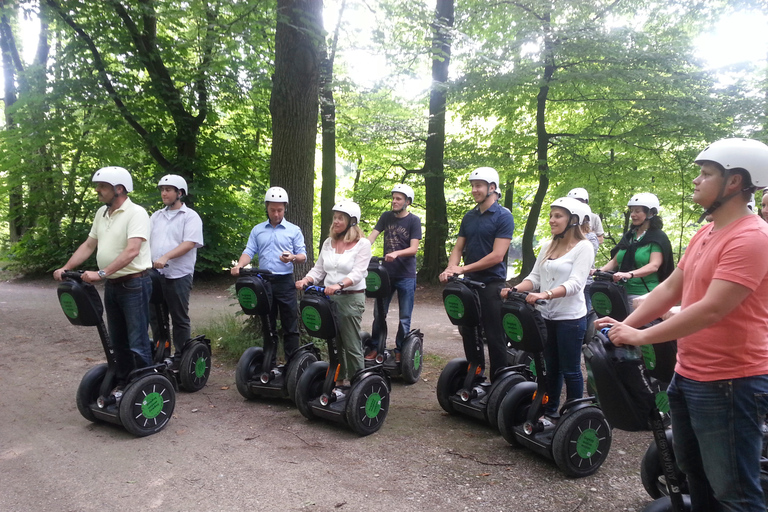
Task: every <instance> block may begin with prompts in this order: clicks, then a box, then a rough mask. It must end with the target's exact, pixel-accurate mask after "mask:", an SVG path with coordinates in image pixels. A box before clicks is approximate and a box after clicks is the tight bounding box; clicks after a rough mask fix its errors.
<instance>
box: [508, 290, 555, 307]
mask: <svg viewBox="0 0 768 512" xmlns="http://www.w3.org/2000/svg"><path fill="white" fill-rule="evenodd" d="M526 297H528V292H517V291H510V292H509V293H507V298H506V299H505V300H510V299H511V300H519V301H522V302H525V298H526ZM547 302H548V301H546V300H544V299H536V302H535V304H537V305H539V306H543V305H544V304H546V303H547Z"/></svg>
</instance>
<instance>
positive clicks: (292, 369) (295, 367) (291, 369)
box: [285, 350, 317, 403]
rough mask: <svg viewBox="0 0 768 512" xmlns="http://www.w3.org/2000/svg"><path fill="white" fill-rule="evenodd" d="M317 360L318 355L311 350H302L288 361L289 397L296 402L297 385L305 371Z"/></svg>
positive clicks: (286, 376) (287, 386)
mask: <svg viewBox="0 0 768 512" xmlns="http://www.w3.org/2000/svg"><path fill="white" fill-rule="evenodd" d="M315 362H317V356H316V355H315V354H314V352H311V351H309V350H302V351H300V352H299V353H298V354H295V355H294V356H293V357H292V358H291V360H290V361H289V362H288V370H287V372H286V375H285V386H286V389H287V390H288V398H290V399H291V401H292V402H293V403H296V387H297V386H298V384H299V379H300V378H301V376H302V375H303V374H304V371H305V370H306V369H307V368H308V367H309V365H311V364H312V363H315Z"/></svg>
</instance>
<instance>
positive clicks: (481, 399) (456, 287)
mask: <svg viewBox="0 0 768 512" xmlns="http://www.w3.org/2000/svg"><path fill="white" fill-rule="evenodd" d="M484 287H485V285H484V284H483V283H478V282H474V281H471V280H469V279H466V278H457V277H452V278H451V280H450V281H449V282H448V284H447V285H446V286H445V289H444V290H443V303H444V305H445V311H446V313H447V314H448V318H449V319H450V320H451V323H453V324H454V325H458V326H461V327H463V330H462V336H474V338H475V339H474V341H475V343H478V344H482V342H483V332H482V326H481V325H480V319H481V310H480V299H479V297H478V295H477V292H476V291H475V290H476V289H477V288H484ZM482 370H483V369H482V368H481V367H480V366H478V365H477V364H476V363H470V362H469V361H468V360H467V359H465V358H457V359H454V360H452V361H450V362H449V363H448V364H447V365H446V366H445V368H443V371H442V372H440V377H439V378H438V381H437V400H438V402H439V403H440V406H441V407H442V408H443V410H445V411H446V412H448V413H449V414H463V415H465V416H469V417H471V418H475V419H477V420H480V421H482V422H484V423H487V424H489V425H490V426H491V427H492V428H494V429H495V428H497V418H498V410H499V407H500V405H501V401H502V400H503V399H504V397H505V396H506V394H507V392H508V391H509V390H510V389H512V388H513V387H514V386H515V385H516V384H519V383H520V382H522V381H524V380H525V377H524V373H523V371H522V370H523V367H522V366H521V365H517V366H508V367H504V368H501V369H499V370H498V372H497V374H496V375H494V378H493V382H489V381H488V380H487V379H486V378H485V377H484V376H483V374H482Z"/></svg>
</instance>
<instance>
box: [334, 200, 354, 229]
mask: <svg viewBox="0 0 768 512" xmlns="http://www.w3.org/2000/svg"><path fill="white" fill-rule="evenodd" d="M333 211H335V212H342V213H346V214H347V215H349V217H350V219H351V222H350V223H349V225H350V226H354V225H355V224H357V223H358V222H360V206H358V204H357V203H355V202H353V201H339V202H338V203H336V205H335V206H334V207H333Z"/></svg>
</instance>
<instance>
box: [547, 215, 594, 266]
mask: <svg viewBox="0 0 768 512" xmlns="http://www.w3.org/2000/svg"><path fill="white" fill-rule="evenodd" d="M556 208H560V207H559V206H557V207H556ZM563 209H564V208H563ZM569 213H570V212H569ZM573 216H574V215H571V217H573ZM568 221H569V222H570V219H568ZM566 229H567V228H566ZM586 239H587V237H585V236H584V232H583V231H582V230H581V226H579V227H577V226H574V227H572V228H570V229H567V230H566V232H565V235H564V236H561V237H559V236H553V237H552V243H551V244H549V247H547V253H546V256H547V258H550V257H552V255H553V254H555V252H557V249H558V248H559V247H560V245H562V244H565V245H566V246H567V245H568V244H570V243H571V241H573V240H577V241H579V242H580V241H582V240H586Z"/></svg>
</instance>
